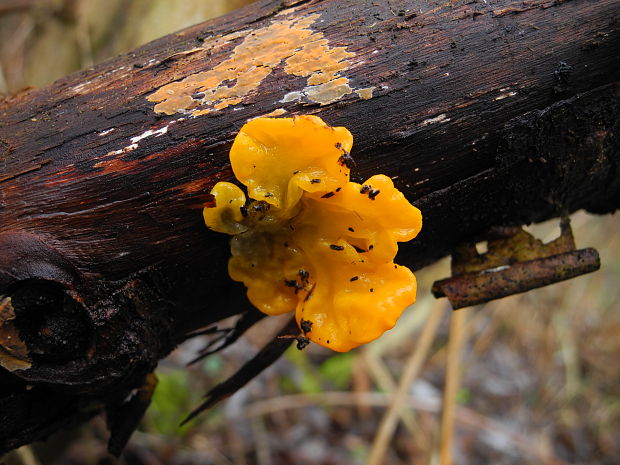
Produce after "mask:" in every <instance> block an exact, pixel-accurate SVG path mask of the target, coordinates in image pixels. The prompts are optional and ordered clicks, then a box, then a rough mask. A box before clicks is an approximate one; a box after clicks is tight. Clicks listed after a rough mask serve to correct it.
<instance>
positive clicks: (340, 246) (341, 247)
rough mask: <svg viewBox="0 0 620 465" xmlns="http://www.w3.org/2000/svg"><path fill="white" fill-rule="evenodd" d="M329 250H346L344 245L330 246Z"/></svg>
mask: <svg viewBox="0 0 620 465" xmlns="http://www.w3.org/2000/svg"><path fill="white" fill-rule="evenodd" d="M329 248H330V249H332V250H344V246H343V245H336V244H330V245H329Z"/></svg>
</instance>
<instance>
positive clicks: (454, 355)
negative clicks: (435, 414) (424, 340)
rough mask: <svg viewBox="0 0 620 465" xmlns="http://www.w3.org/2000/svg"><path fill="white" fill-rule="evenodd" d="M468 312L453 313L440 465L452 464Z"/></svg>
mask: <svg viewBox="0 0 620 465" xmlns="http://www.w3.org/2000/svg"><path fill="white" fill-rule="evenodd" d="M466 317H467V310H459V311H457V312H453V313H452V317H451V319H450V339H449V340H448V357H447V366H446V383H445V387H444V392H443V410H442V414H441V436H440V444H439V464H440V465H451V464H452V446H453V442H454V422H455V416H456V415H455V414H456V393H457V391H458V389H459V384H460V381H461V366H460V365H461V348H462V346H463V342H464V340H465V331H464V328H465V319H466Z"/></svg>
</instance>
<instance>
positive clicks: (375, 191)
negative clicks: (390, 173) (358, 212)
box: [368, 189, 381, 200]
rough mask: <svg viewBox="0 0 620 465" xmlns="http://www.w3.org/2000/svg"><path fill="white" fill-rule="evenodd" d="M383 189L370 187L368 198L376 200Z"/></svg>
mask: <svg viewBox="0 0 620 465" xmlns="http://www.w3.org/2000/svg"><path fill="white" fill-rule="evenodd" d="M380 192H381V191H380V190H379V189H370V192H369V193H368V198H369V199H370V200H375V197H376V196H378V195H379V193H380Z"/></svg>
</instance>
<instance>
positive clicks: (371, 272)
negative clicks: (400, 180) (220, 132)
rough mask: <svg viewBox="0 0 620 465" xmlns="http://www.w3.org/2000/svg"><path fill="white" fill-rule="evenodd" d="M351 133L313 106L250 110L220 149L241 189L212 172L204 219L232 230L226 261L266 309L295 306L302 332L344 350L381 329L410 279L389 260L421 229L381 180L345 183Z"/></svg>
mask: <svg viewBox="0 0 620 465" xmlns="http://www.w3.org/2000/svg"><path fill="white" fill-rule="evenodd" d="M352 144H353V137H352V135H351V133H350V132H349V131H348V130H347V129H346V128H343V127H330V126H328V125H327V124H325V123H324V122H323V121H322V120H321V119H320V118H318V117H316V116H299V117H295V118H256V119H253V120H251V121H250V122H248V123H247V124H246V125H245V126H243V128H242V129H241V131H240V132H239V134H238V135H237V137H236V139H235V141H234V143H233V146H232V149H231V151H230V161H231V165H232V169H233V172H234V174H235V177H236V178H237V179H238V180H239V182H241V183H242V184H243V185H244V186H245V187H246V188H247V192H248V197H249V198H250V200H249V201H246V196H245V194H244V193H243V191H242V190H241V189H240V188H239V187H237V186H236V185H234V184H231V183H227V182H218V183H217V184H216V185H215V186H214V188H213V189H212V191H211V193H212V194H213V195H214V197H215V206H214V207H211V208H205V209H204V219H205V222H206V224H207V226H208V227H209V228H210V229H212V230H214V231H218V232H223V233H227V234H231V235H233V238H232V241H231V252H232V257H231V259H230V261H229V265H228V270H229V274H230V276H231V278H232V279H234V280H236V281H242V282H243V283H244V284H245V285H246V287H247V289H248V298H249V300H250V301H251V302H252V304H253V305H255V306H256V307H257V308H258V309H259V310H261V311H262V312H264V313H267V314H270V315H277V314H281V313H286V312H290V311H292V310H295V313H296V319H297V322H298V324H299V325H300V328H301V331H302V333H303V334H304V336H305V337H307V338H309V339H310V340H312V341H314V342H316V343H318V344H320V345H322V346H325V347H329V348H331V349H333V350H337V351H341V352H343V351H348V350H350V349H352V348H354V347H357V346H359V345H360V344H364V343H366V342H370V341H372V340H374V339H376V338H378V337H379V336H380V335H381V334H383V333H384V332H385V331H387V330H388V329H390V328H392V327H393V326H394V324H395V323H396V320H397V319H398V317H399V316H400V314H401V313H402V311H403V310H404V309H405V308H406V307H408V306H409V305H411V304H412V303H413V302H414V301H415V295H416V279H415V276H414V275H413V273H412V272H411V271H410V270H409V269H408V268H406V267H404V266H399V265H395V264H394V257H395V256H396V252H397V251H398V244H397V243H398V242H405V241H409V240H411V239H413V238H414V237H415V236H416V235H417V234H418V232H419V231H420V228H421V227H422V215H421V213H420V211H419V210H418V209H417V208H415V207H414V206H413V205H411V204H410V203H409V202H408V201H407V199H406V198H405V197H404V195H403V194H402V193H401V192H400V191H398V190H397V189H396V188H395V187H394V184H393V183H392V180H391V179H390V178H389V177H387V176H384V175H375V176H372V177H371V178H369V179H368V180H367V181H366V182H364V183H363V184H357V183H354V182H350V181H349V172H350V169H351V167H352V166H353V159H352V158H351V156H350V151H351V147H352Z"/></svg>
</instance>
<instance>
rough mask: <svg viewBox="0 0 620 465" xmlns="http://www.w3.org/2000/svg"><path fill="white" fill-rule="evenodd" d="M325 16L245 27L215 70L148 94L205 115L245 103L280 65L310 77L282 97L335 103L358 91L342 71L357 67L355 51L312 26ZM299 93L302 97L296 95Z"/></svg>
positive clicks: (177, 109) (168, 109)
mask: <svg viewBox="0 0 620 465" xmlns="http://www.w3.org/2000/svg"><path fill="white" fill-rule="evenodd" d="M319 17H320V15H319V14H312V15H308V16H305V17H302V18H292V19H278V20H277V21H275V22H272V23H271V24H269V25H267V26H265V27H263V28H260V29H254V30H247V31H244V34H243V35H242V36H243V37H244V39H243V41H242V42H241V43H240V44H238V45H237V46H236V47H235V48H234V49H233V51H232V53H231V55H230V56H229V57H228V58H227V59H226V60H224V61H222V62H221V63H219V64H218V65H216V66H215V67H213V68H212V69H210V70H209V71H203V72H200V73H195V74H192V75H189V76H187V77H186V78H185V79H182V80H180V81H176V82H171V83H169V84H166V85H164V86H162V87H160V88H159V89H158V90H157V91H155V92H154V93H152V94H151V95H149V96H148V97H147V99H148V101H150V102H153V103H156V105H155V107H154V110H155V112H156V113H164V114H167V115H172V114H175V113H185V114H191V115H193V116H199V115H204V114H208V113H211V112H213V111H218V110H223V109H224V108H227V107H229V106H232V105H239V104H241V103H243V102H244V100H245V98H246V97H247V96H248V95H250V94H252V93H254V92H255V91H256V90H257V89H258V87H259V86H260V85H261V83H262V82H263V81H264V80H265V79H266V78H267V77H268V76H269V75H270V74H271V73H272V72H273V71H274V70H275V69H281V70H282V71H283V72H284V73H286V74H289V75H291V76H299V77H305V78H307V79H306V86H305V87H304V88H303V90H297V91H292V92H288V93H287V94H286V95H285V96H284V98H283V100H282V102H289V101H294V100H300V99H301V98H304V97H305V98H306V99H307V100H309V101H310V102H314V103H319V104H321V105H326V104H329V103H333V102H335V101H337V100H339V99H341V98H342V97H343V96H345V95H349V94H351V93H353V92H354V91H355V89H354V88H352V87H351V86H350V85H349V83H350V80H349V78H348V77H346V76H343V74H342V73H343V72H344V71H345V70H346V69H348V68H349V67H351V65H352V63H351V58H353V57H354V56H355V54H354V53H352V52H349V51H347V50H346V48H345V47H340V46H337V47H332V46H330V44H329V40H328V39H327V38H326V37H325V36H324V34H323V33H322V32H317V31H313V30H312V29H311V26H312V24H314V22H315V21H316V20H317V19H318V18H319ZM240 36H241V34H240V33H239V32H235V33H233V34H229V35H226V36H222V37H219V38H217V39H215V41H214V42H213V43H210V44H208V45H206V47H209V48H210V49H212V48H213V46H214V44H215V45H221V44H225V43H227V42H229V41H231V40H233V39H236V38H239V37H240ZM362 90H363V89H360V91H362ZM293 95H294V96H295V97H298V98H294V99H293V98H290V97H292V96H293ZM358 95H359V96H360V97H361V98H364V97H363V96H362V94H358ZM364 95H368V93H365V94H364ZM370 95H372V92H370ZM287 96H289V97H288V98H287Z"/></svg>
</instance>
